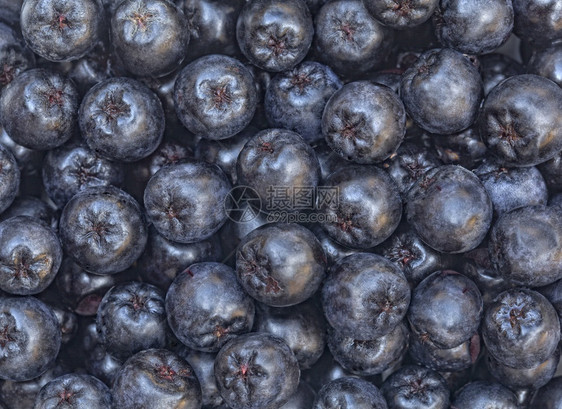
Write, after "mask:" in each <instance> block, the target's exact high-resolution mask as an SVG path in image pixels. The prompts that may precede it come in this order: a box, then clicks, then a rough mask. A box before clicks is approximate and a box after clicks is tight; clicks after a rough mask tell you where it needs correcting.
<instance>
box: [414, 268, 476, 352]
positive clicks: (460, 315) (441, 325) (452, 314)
mask: <svg viewBox="0 0 562 409" xmlns="http://www.w3.org/2000/svg"><path fill="white" fill-rule="evenodd" d="M482 311H483V302H482V296H481V294H480V291H479V290H478V287H476V284H474V282H473V281H472V280H470V279H469V278H467V277H465V276H463V275H462V274H459V273H457V272H455V271H452V270H443V271H436V272H435V273H433V274H431V275H430V276H429V277H427V278H425V279H424V280H423V281H422V282H421V283H420V284H419V285H418V286H417V287H416V288H415V289H414V291H413V293H412V301H411V303H410V309H409V311H408V321H409V322H410V325H411V326H412V330H413V331H414V332H416V333H418V334H420V335H422V336H424V338H426V339H427V340H429V341H431V342H432V343H433V344H435V345H436V346H438V347H440V348H453V347H455V346H458V345H460V344H462V343H463V342H465V341H467V340H468V339H470V337H471V336H472V334H474V333H475V332H476V331H477V330H478V327H479V325H480V319H481V317H482Z"/></svg>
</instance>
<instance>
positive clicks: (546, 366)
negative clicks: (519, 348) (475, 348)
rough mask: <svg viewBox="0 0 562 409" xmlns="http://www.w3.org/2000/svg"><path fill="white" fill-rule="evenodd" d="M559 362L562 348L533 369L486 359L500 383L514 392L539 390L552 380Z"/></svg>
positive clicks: (489, 369) (491, 371)
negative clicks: (514, 366) (519, 367)
mask: <svg viewBox="0 0 562 409" xmlns="http://www.w3.org/2000/svg"><path fill="white" fill-rule="evenodd" d="M559 362H560V348H557V349H556V351H554V353H553V354H552V355H551V356H550V357H548V359H547V360H546V361H544V362H541V363H540V364H538V365H536V366H534V367H532V368H523V369H517V368H512V367H510V366H507V365H504V364H502V363H501V362H499V361H498V360H497V359H495V358H494V357H492V356H490V355H488V357H487V359H486V367H487V368H488V371H489V372H490V373H491V374H492V376H493V377H494V378H496V380H497V381H498V382H500V383H502V384H503V385H505V386H507V387H508V388H510V389H512V390H517V389H525V388H528V389H538V388H540V387H542V386H544V385H546V384H547V383H548V382H549V381H550V380H551V379H552V377H553V376H554V374H555V373H556V368H557V367H558V363H559Z"/></svg>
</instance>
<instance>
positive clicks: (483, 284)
mask: <svg viewBox="0 0 562 409" xmlns="http://www.w3.org/2000/svg"><path fill="white" fill-rule="evenodd" d="M459 261H460V266H459V271H460V272H461V273H462V274H464V275H466V276H467V277H468V278H470V279H471V280H473V281H474V282H475V283H476V285H477V286H478V289H479V290H480V292H481V293H482V299H483V301H484V305H487V304H489V303H490V302H491V301H492V300H493V299H494V298H496V296H497V295H498V294H499V293H501V292H503V291H505V290H507V289H509V288H513V287H516V284H514V283H511V282H510V281H508V280H507V279H506V278H504V277H503V276H501V275H500V274H499V273H498V271H497V270H496V268H495V267H494V266H493V264H492V262H491V261H490V255H489V253H488V242H484V243H483V245H482V246H479V247H478V248H476V249H474V250H471V251H469V252H467V253H464V255H463V258H462V259H460V260H459Z"/></svg>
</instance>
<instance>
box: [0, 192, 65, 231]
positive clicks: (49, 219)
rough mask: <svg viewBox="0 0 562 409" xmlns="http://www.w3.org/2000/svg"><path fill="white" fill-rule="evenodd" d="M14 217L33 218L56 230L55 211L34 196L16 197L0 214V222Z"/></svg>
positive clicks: (56, 218) (56, 217)
mask: <svg viewBox="0 0 562 409" xmlns="http://www.w3.org/2000/svg"><path fill="white" fill-rule="evenodd" d="M16 216H30V217H34V218H36V219H39V220H41V221H42V222H43V223H45V224H46V225H48V226H51V227H52V228H56V226H57V223H58V214H56V213H55V210H54V209H53V208H52V207H51V206H49V205H48V204H47V203H45V202H44V201H43V200H41V199H38V198H36V197H35V196H18V197H16V198H15V200H14V201H13V202H12V205H11V206H10V207H8V208H7V209H6V210H5V211H4V212H3V213H2V214H0V220H2V221H4V220H8V219H9V218H11V217H16Z"/></svg>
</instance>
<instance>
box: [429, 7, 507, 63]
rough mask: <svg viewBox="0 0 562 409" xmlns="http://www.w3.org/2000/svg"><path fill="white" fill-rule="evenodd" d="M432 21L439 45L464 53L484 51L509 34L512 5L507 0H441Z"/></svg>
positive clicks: (497, 45) (497, 43)
mask: <svg viewBox="0 0 562 409" xmlns="http://www.w3.org/2000/svg"><path fill="white" fill-rule="evenodd" d="M490 16H493V18H490ZM433 21H434V24H435V27H436V33H437V37H438V38H439V41H440V42H441V44H443V46H445V47H450V48H454V49H455V50H457V51H460V52H461V53H466V54H486V53H490V52H492V51H494V50H495V49H496V48H498V47H499V46H501V45H502V44H503V43H505V42H506V41H507V39H508V38H509V35H510V34H511V30H512V29H513V6H512V4H511V1H509V0H493V1H484V0H441V2H440V5H439V9H438V11H437V12H436V15H435V17H434V20H433Z"/></svg>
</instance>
